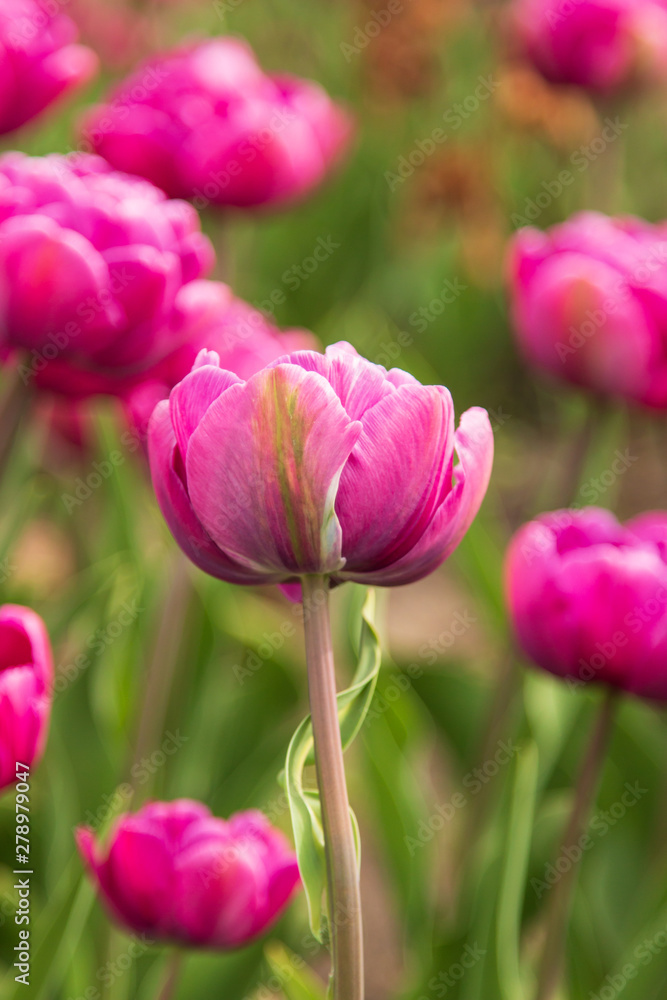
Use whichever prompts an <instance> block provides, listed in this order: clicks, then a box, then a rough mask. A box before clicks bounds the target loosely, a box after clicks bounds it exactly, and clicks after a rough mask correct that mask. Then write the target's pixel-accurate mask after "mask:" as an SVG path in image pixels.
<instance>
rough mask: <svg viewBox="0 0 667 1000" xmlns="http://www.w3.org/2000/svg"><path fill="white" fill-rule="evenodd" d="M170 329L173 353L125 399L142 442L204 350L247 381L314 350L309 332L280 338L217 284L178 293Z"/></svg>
mask: <svg viewBox="0 0 667 1000" xmlns="http://www.w3.org/2000/svg"><path fill="white" fill-rule="evenodd" d="M170 327H171V331H170V336H172V337H173V342H174V343H175V345H176V346H175V347H174V349H173V351H172V352H171V353H170V354H168V355H166V357H165V358H164V359H163V360H162V361H161V362H160V363H159V364H157V365H156V366H155V367H154V368H153V369H151V370H150V371H148V372H146V374H145V376H144V377H143V379H142V380H141V381H140V382H138V383H137V384H136V385H135V386H133V387H132V389H131V390H130V391H129V392H128V393H127V395H126V397H125V400H124V402H125V409H126V412H127V415H128V417H129V420H130V423H131V424H132V426H133V427H134V429H135V430H136V431H137V434H138V435H139V437H140V438H141V439H142V440H143V439H144V438H145V437H146V433H147V430H148V422H149V420H150V417H151V414H152V413H153V410H154V409H155V407H156V405H157V404H158V403H159V402H160V400H162V399H166V398H167V397H168V396H169V393H170V391H171V389H173V387H174V386H175V385H176V383H177V382H180V381H181V380H182V379H183V378H185V376H186V375H187V374H188V373H189V372H190V371H191V369H192V366H193V364H194V363H195V361H196V359H197V355H198V354H199V352H200V351H201V350H202V349H204V348H207V347H210V348H211V349H212V350H215V351H216V352H217V354H218V356H219V358H220V365H221V367H222V368H224V369H226V370H227V371H230V372H233V373H234V374H235V375H238V376H239V377H240V378H244V379H247V378H250V376H251V375H254V374H255V372H257V371H259V369H260V368H263V367H264V366H265V365H267V364H269V362H271V361H274V360H275V359H276V358H278V357H280V356H281V355H283V354H287V353H289V352H290V351H295V350H301V349H304V350H307V349H311V348H312V349H314V348H315V347H316V340H315V337H314V336H313V335H312V334H311V333H308V332H307V331H306V330H286V331H285V332H283V333H281V332H280V330H279V329H278V328H277V327H276V326H275V325H274V324H273V323H271V322H270V320H268V319H267V317H266V316H265V315H264V313H262V312H260V310H259V309H255V308H254V307H253V306H251V305H249V304H248V303H247V302H244V301H243V299H239V298H237V297H236V296H235V295H234V294H233V293H232V291H231V289H230V288H229V287H228V286H227V285H223V284H222V282H220V281H192V282H190V284H189V285H187V286H186V287H185V288H184V289H183V290H182V293H181V295H180V299H179V303H178V305H177V308H176V309H175V310H174V313H173V316H172V321H171V324H170Z"/></svg>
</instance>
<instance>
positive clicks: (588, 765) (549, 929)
mask: <svg viewBox="0 0 667 1000" xmlns="http://www.w3.org/2000/svg"><path fill="white" fill-rule="evenodd" d="M616 701H617V695H616V692H615V691H614V690H613V689H612V690H609V691H608V692H607V693H606V695H605V698H604V701H603V702H602V705H601V706H600V709H599V712H598V716H597V719H596V721H595V724H594V727H593V734H592V737H591V741H590V744H589V747H588V751H587V753H586V756H585V757H584V759H583V761H582V764H581V770H580V772H579V778H578V780H577V785H576V788H575V793H574V802H573V803H572V811H571V812H570V818H569V820H568V823H567V827H566V830H565V834H564V837H563V841H562V847H563V849H564V848H569V847H571V846H572V844H576V843H577V842H578V840H579V839H580V837H581V835H582V834H583V833H584V831H585V829H586V826H587V823H588V817H589V815H590V811H591V808H592V805H593V802H594V800H595V795H596V792H597V787H598V784H599V781H600V775H601V773H602V768H603V766H604V761H605V757H606V754H607V749H608V747H609V738H610V736H611V732H612V726H613V721H614V714H615V710H616ZM577 871H578V865H575V864H572V865H571V866H570V868H569V869H568V870H567V871H566V872H565V874H564V875H563V876H562V877H561V879H560V880H559V881H558V882H557V883H556V885H555V886H554V889H553V892H552V895H551V899H550V906H549V910H548V912H547V918H546V928H545V930H546V938H545V944H544V950H543V952H542V959H541V962H540V968H539V975H538V985H537V992H536V994H535V1000H553V997H554V996H555V995H556V992H557V990H558V986H559V983H560V979H561V974H562V970H563V957H564V952H565V939H566V935H567V922H568V916H569V913H570V903H571V900H572V892H573V889H574V884H575V879H576V875H577Z"/></svg>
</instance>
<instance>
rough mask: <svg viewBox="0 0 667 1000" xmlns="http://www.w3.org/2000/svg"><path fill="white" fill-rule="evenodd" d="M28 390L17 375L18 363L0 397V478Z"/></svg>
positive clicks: (28, 395) (10, 449)
mask: <svg viewBox="0 0 667 1000" xmlns="http://www.w3.org/2000/svg"><path fill="white" fill-rule="evenodd" d="M30 395H31V394H30V391H29V390H28V388H27V387H26V385H25V383H24V382H23V380H22V378H21V376H20V375H19V371H18V365H17V366H16V368H14V369H12V370H11V372H10V374H9V376H8V379H7V386H6V388H5V390H4V392H3V394H2V397H0V479H1V478H2V477H3V476H4V474H5V470H6V468H7V465H8V463H9V459H10V457H11V453H12V448H13V446H14V441H15V439H16V435H17V433H18V429H19V426H20V424H21V421H22V420H23V417H24V415H25V412H26V410H27V408H28V404H29V402H30Z"/></svg>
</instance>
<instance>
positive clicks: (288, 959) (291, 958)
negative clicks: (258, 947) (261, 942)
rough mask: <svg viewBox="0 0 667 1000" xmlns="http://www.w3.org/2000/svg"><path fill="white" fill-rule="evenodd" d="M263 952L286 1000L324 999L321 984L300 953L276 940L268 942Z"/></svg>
mask: <svg viewBox="0 0 667 1000" xmlns="http://www.w3.org/2000/svg"><path fill="white" fill-rule="evenodd" d="M264 954H265V955H266V960H267V962H268V963H269V965H270V966H271V971H272V972H273V974H274V976H276V978H277V979H278V981H279V982H280V988H281V990H282V992H283V993H284V994H285V996H286V997H287V1000H324V997H325V991H324V986H323V984H322V983H321V982H320V980H319V979H318V978H317V976H316V975H315V973H314V972H311V970H310V969H309V967H308V966H307V965H306V963H305V962H304V960H303V959H302V958H301V957H300V955H296V954H295V953H294V952H293V951H290V950H289V948H286V947H285V945H284V944H280V942H278V941H271V942H269V944H267V945H266V947H265V949H264Z"/></svg>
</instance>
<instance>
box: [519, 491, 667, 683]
mask: <svg viewBox="0 0 667 1000" xmlns="http://www.w3.org/2000/svg"><path fill="white" fill-rule="evenodd" d="M505 587H506V593H507V601H508V604H509V609H510V614H511V618H512V622H513V625H514V629H515V631H516V634H517V636H518V639H519V643H520V644H521V646H522V648H523V650H524V652H525V653H526V654H527V656H529V657H530V659H532V660H533V661H534V662H535V663H536V664H537V665H538V666H540V667H543V668H544V669H545V670H548V671H550V673H552V674H556V675H557V676H558V677H566V678H568V679H569V682H570V686H571V687H581V686H582V685H584V684H586V683H588V682H590V681H593V682H595V681H599V682H601V683H604V684H608V685H611V686H612V687H617V688H621V689H622V690H624V691H629V692H632V693H633V694H636V695H640V696H641V697H643V698H654V699H660V700H665V699H667V512H664V511H660V512H655V513H651V514H643V515H642V516H641V517H638V518H635V519H634V520H632V521H628V522H627V524H625V525H620V524H619V523H618V521H617V520H616V518H615V517H614V516H613V515H612V514H610V513H609V511H606V510H601V509H599V508H597V507H586V508H583V509H582V510H561V511H555V512H554V513H550V514H542V515H541V516H540V517H538V518H537V520H535V521H531V522H530V523H529V524H525V525H524V526H523V527H522V528H521V529H520V530H519V531H518V532H517V533H516V535H515V536H514V538H513V539H512V542H511V543H510V547H509V550H508V552H507V558H506V563H505Z"/></svg>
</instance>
